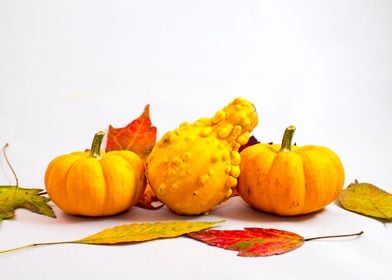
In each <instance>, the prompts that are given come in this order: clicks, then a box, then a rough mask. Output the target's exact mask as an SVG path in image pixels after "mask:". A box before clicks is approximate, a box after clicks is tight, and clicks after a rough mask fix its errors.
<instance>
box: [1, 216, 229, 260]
mask: <svg viewBox="0 0 392 280" xmlns="http://www.w3.org/2000/svg"><path fill="white" fill-rule="evenodd" d="M221 222H223V221H216V222H186V221H180V222H156V223H140V224H126V225H120V226H116V227H112V228H108V229H105V230H103V231H100V232H98V233H96V234H93V235H90V236H87V237H85V238H82V239H78V240H73V241H56V242H43V243H34V244H29V245H25V246H21V247H18V248H12V249H7V250H3V251H0V254H2V253H9V252H13V251H17V250H21V249H27V248H32V247H37V246H45V245H59V244H95V245H111V244H122V243H134V242H142V241H148V240H154V239H158V238H172V237H178V236H181V235H184V234H187V233H192V232H197V231H201V230H205V229H209V228H211V227H213V226H214V225H216V224H219V223H221Z"/></svg>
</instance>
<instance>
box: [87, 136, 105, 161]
mask: <svg viewBox="0 0 392 280" xmlns="http://www.w3.org/2000/svg"><path fill="white" fill-rule="evenodd" d="M104 136H105V132H103V131H98V132H97V133H95V135H94V139H93V143H92V144H91V150H90V157H92V158H100V157H101V144H102V139H103V137H104Z"/></svg>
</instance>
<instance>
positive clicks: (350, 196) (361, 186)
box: [338, 180, 392, 220]
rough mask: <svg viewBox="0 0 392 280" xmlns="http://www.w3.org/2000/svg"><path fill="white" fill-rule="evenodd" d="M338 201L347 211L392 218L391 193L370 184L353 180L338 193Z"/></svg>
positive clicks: (386, 218) (387, 218)
mask: <svg viewBox="0 0 392 280" xmlns="http://www.w3.org/2000/svg"><path fill="white" fill-rule="evenodd" d="M338 201H339V202H340V204H341V206H342V207H343V208H344V209H347V210H349V211H353V212H357V213H360V214H363V215H366V216H370V217H374V218H381V219H385V220H392V194H390V193H387V192H386V191H384V190H382V189H380V188H378V187H376V186H374V185H372V184H369V183H359V182H358V181H357V180H355V182H354V183H351V184H350V185H349V186H348V187H347V188H346V189H344V190H343V191H342V192H341V193H340V195H339V197H338Z"/></svg>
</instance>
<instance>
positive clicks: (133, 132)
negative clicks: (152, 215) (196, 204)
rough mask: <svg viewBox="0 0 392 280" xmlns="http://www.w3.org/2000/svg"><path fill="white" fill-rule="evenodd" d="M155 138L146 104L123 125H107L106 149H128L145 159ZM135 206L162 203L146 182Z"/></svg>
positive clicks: (153, 205) (153, 206)
mask: <svg viewBox="0 0 392 280" xmlns="http://www.w3.org/2000/svg"><path fill="white" fill-rule="evenodd" d="M156 138H157V128H156V127H154V126H152V123H151V119H150V105H148V104H147V105H146V106H145V107H144V111H143V113H142V114H141V115H140V116H139V117H138V118H136V119H135V120H133V121H132V122H130V123H129V124H128V125H126V126H125V127H121V128H114V127H112V126H111V125H109V131H108V135H107V143H106V151H107V152H108V151H113V150H130V151H132V152H134V153H136V154H137V155H139V156H140V157H141V158H142V159H143V160H145V159H146V158H147V156H148V155H149V154H150V152H151V150H152V148H153V147H154V145H155V143H156ZM136 206H138V207H141V208H145V209H154V210H156V209H159V208H161V207H162V206H163V204H162V203H161V202H160V201H159V199H158V197H157V196H156V195H155V193H154V192H153V190H152V189H151V187H150V185H148V184H147V186H146V189H145V191H144V193H143V194H142V195H141V196H140V198H139V201H138V203H137V204H136Z"/></svg>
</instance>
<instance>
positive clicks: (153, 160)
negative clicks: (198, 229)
mask: <svg viewBox="0 0 392 280" xmlns="http://www.w3.org/2000/svg"><path fill="white" fill-rule="evenodd" d="M257 122H258V117H257V113H256V110H255V107H254V106H253V104H252V103H251V102H249V101H248V100H246V99H244V98H236V99H234V100H233V101H232V102H230V103H229V104H228V105H226V106H225V107H224V108H223V109H222V110H218V111H217V112H216V113H215V114H214V116H213V117H211V118H207V117H203V118H200V119H198V120H197V121H195V122H194V123H183V124H181V125H180V126H179V127H178V128H176V129H174V130H173V131H169V132H167V133H165V135H163V137H162V138H161V139H160V140H159V141H158V143H157V144H156V145H155V146H154V148H153V150H152V151H151V153H150V155H149V156H148V157H147V161H146V166H147V167H146V170H147V178H148V182H149V184H150V185H151V187H152V189H153V190H154V192H155V194H156V195H157V197H158V199H159V200H160V201H162V202H163V203H164V204H165V205H166V206H167V207H168V208H169V209H171V210H172V211H173V212H175V213H177V214H182V215H198V214H202V213H208V212H209V211H211V209H212V208H214V207H215V206H216V205H218V204H219V203H221V202H222V201H224V200H226V199H227V198H229V197H230V196H231V194H232V190H233V188H234V187H235V186H236V185H237V177H238V176H239V173H240V167H239V163H240V154H239V152H238V149H239V147H240V146H241V145H243V144H245V143H246V142H247V141H248V138H249V134H250V132H251V131H252V129H253V128H254V127H255V126H256V125H257Z"/></svg>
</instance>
